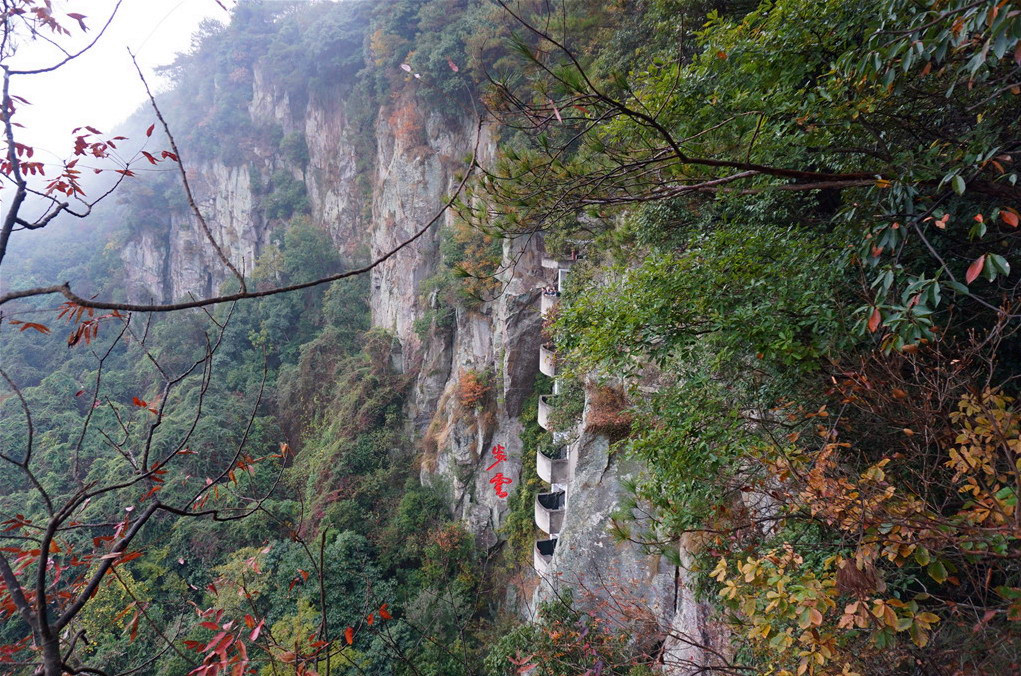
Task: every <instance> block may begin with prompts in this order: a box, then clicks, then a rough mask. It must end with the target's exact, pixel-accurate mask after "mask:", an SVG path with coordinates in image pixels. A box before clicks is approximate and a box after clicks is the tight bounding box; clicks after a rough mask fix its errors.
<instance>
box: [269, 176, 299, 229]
mask: <svg viewBox="0 0 1021 676" xmlns="http://www.w3.org/2000/svg"><path fill="white" fill-rule="evenodd" d="M262 208H263V209H264V210H265V212H266V217H267V218H273V219H284V220H286V219H288V218H290V217H291V216H293V215H295V214H304V213H306V212H308V195H307V193H306V191H305V182H304V181H303V180H301V179H300V178H295V177H294V176H293V175H292V174H291V173H290V172H288V171H286V170H284V169H281V170H278V171H275V172H273V176H272V177H271V178H270V180H269V194H268V195H266V197H265V198H263V201H262Z"/></svg>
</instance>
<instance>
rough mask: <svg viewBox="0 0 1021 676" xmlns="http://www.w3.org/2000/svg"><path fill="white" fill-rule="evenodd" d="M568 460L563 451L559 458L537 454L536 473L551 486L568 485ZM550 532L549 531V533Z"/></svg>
mask: <svg viewBox="0 0 1021 676" xmlns="http://www.w3.org/2000/svg"><path fill="white" fill-rule="evenodd" d="M567 467H568V459H567V455H566V454H565V453H564V452H563V450H558V452H557V457H553V458H551V457H549V456H548V455H546V454H545V453H543V452H542V451H536V452H535V471H536V473H537V474H538V475H539V478H540V479H542V480H543V481H545V482H546V483H548V484H550V485H551V486H552V485H553V484H566V483H567V480H568V478H569V477H568V474H567ZM547 532H548V531H547Z"/></svg>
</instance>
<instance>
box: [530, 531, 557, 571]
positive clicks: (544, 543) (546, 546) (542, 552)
mask: <svg viewBox="0 0 1021 676" xmlns="http://www.w3.org/2000/svg"><path fill="white" fill-rule="evenodd" d="M556 548H557V539H556V538H551V539H549V540H539V541H537V542H536V543H535V550H534V551H533V553H532V566H533V567H534V568H535V572H537V573H538V574H539V575H540V576H541V577H546V576H547V575H549V568H550V561H552V560H553V552H554V551H555V550H556Z"/></svg>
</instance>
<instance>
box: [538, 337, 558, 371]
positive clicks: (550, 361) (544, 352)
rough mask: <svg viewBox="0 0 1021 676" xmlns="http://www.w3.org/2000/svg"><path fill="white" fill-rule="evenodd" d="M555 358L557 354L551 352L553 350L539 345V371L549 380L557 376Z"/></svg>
mask: <svg viewBox="0 0 1021 676" xmlns="http://www.w3.org/2000/svg"><path fill="white" fill-rule="evenodd" d="M556 357H557V353H556V352H554V351H553V348H551V347H546V346H545V345H541V346H540V347H539V371H541V372H542V373H545V374H546V375H548V376H549V377H550V378H552V377H553V376H555V375H557V361H556Z"/></svg>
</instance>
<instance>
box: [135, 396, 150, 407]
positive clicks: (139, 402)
mask: <svg viewBox="0 0 1021 676" xmlns="http://www.w3.org/2000/svg"><path fill="white" fill-rule="evenodd" d="M131 403H132V404H134V405H135V406H137V407H138V408H145V407H146V406H148V405H149V404H148V402H145V401H142V400H141V399H139V398H138V397H132V398H131Z"/></svg>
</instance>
